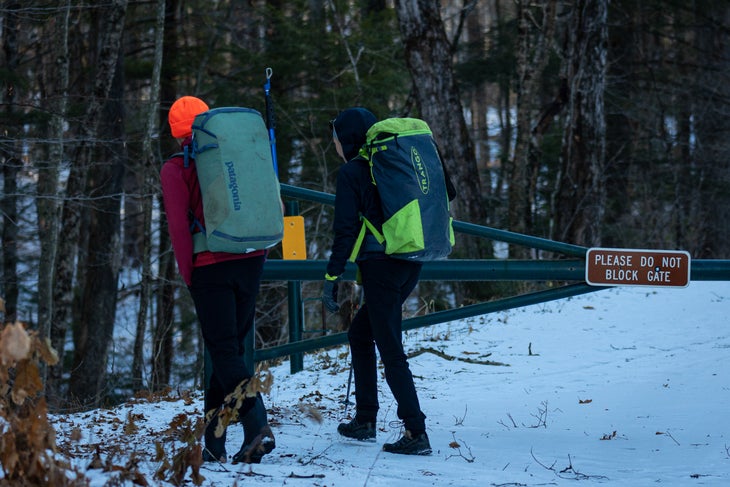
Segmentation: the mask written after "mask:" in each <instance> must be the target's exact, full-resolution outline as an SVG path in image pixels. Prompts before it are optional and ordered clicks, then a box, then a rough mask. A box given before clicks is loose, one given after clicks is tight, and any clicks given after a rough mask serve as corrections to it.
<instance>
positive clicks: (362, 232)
mask: <svg viewBox="0 0 730 487" xmlns="http://www.w3.org/2000/svg"><path fill="white" fill-rule="evenodd" d="M360 219H361V220H362V227H360V233H359V235H358V236H357V240H355V245H354V246H353V247H352V253H351V254H350V258H349V261H350V262H355V259H357V255H358V254H359V253H360V247H362V242H363V240H365V234H366V233H367V230H370V233H372V234H373V236H374V237H375V240H377V241H378V243H379V244H381V245H382V243H383V242H385V237H383V234H382V233H381V232H379V231H378V229H377V228H375V225H373V224H372V223H371V222H370V220H368V219H367V218H365V217H364V216H361V217H360Z"/></svg>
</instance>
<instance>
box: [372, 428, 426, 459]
mask: <svg viewBox="0 0 730 487" xmlns="http://www.w3.org/2000/svg"><path fill="white" fill-rule="evenodd" d="M383 451H387V452H388V453H400V454H401V455H430V454H431V443H430V442H429V441H428V435H427V434H426V433H425V432H424V433H421V434H419V435H413V434H411V432H410V431H408V430H406V431H405V433H403V436H402V437H401V439H400V440H398V441H396V442H395V443H386V444H384V445H383Z"/></svg>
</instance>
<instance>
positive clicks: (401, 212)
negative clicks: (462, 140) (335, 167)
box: [350, 118, 454, 261]
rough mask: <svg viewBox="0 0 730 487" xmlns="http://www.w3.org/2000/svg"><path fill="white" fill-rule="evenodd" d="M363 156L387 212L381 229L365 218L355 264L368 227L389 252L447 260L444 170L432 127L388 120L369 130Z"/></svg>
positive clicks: (449, 240) (450, 234) (449, 231)
mask: <svg viewBox="0 0 730 487" xmlns="http://www.w3.org/2000/svg"><path fill="white" fill-rule="evenodd" d="M360 155H361V156H362V157H364V158H365V159H367V160H368V162H369V163H370V173H371V176H372V182H373V184H374V185H375V186H376V187H377V190H378V193H379V195H380V201H381V206H382V209H383V216H384V222H383V228H382V229H378V228H375V226H374V225H373V224H372V223H371V222H370V221H369V220H367V219H366V218H363V226H362V229H361V231H360V236H359V238H358V240H357V243H356V244H355V248H354V250H353V253H352V255H351V256H350V259H351V260H354V259H355V257H357V254H358V252H359V249H360V245H361V244H362V240H363V238H364V237H365V232H366V229H369V230H370V232H371V233H372V234H373V235H374V236H375V238H376V239H378V241H379V242H380V243H381V244H384V245H385V253H386V254H388V255H390V256H391V257H397V258H401V259H407V260H415V261H429V260H438V259H444V258H446V257H447V256H448V255H449V253H451V248H452V246H453V245H454V231H453V228H452V221H453V219H452V218H451V215H450V213H449V196H448V192H447V183H446V176H445V175H444V167H443V164H442V162H441V158H440V157H439V153H438V149H437V147H436V142H435V141H434V139H433V134H432V132H431V129H430V128H429V127H428V124H427V123H426V122H424V121H423V120H420V119H416V118H389V119H385V120H381V121H380V122H377V123H376V124H374V125H373V126H372V127H370V129H369V130H368V132H367V135H366V142H365V145H364V146H363V147H362V149H360Z"/></svg>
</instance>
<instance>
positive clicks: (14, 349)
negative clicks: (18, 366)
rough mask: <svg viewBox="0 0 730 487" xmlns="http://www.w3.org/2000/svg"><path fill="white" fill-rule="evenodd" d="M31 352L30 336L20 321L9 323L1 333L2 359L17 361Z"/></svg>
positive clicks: (2, 360)
mask: <svg viewBox="0 0 730 487" xmlns="http://www.w3.org/2000/svg"><path fill="white" fill-rule="evenodd" d="M29 353H30V336H28V332H27V331H25V327H24V326H23V324H22V323H20V322H19V321H16V322H15V323H11V324H9V325H7V326H6V327H5V328H4V329H3V331H2V333H1V334H0V361H1V362H2V363H3V364H9V363H15V362H17V361H18V360H22V359H24V358H26V357H27V356H28V354H29Z"/></svg>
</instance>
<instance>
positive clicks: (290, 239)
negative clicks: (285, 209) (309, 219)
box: [281, 215, 307, 260]
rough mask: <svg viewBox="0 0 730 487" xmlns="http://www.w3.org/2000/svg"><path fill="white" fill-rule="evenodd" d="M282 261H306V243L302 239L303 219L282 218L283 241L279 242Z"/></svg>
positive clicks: (298, 217)
mask: <svg viewBox="0 0 730 487" xmlns="http://www.w3.org/2000/svg"><path fill="white" fill-rule="evenodd" d="M281 248H282V257H283V258H284V260H306V258H307V243H306V240H305V238H304V217H303V216H301V215H296V216H285V217H284V240H282V241H281Z"/></svg>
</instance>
